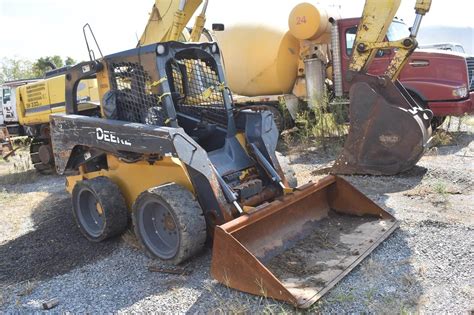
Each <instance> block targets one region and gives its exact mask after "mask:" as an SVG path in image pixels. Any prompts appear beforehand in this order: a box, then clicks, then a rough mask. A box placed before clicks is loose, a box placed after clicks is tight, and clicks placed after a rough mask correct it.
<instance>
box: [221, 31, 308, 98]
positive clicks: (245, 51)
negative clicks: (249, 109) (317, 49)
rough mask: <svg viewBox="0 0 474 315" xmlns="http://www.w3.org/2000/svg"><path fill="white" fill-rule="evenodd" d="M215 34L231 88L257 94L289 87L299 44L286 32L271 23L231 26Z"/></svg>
mask: <svg viewBox="0 0 474 315" xmlns="http://www.w3.org/2000/svg"><path fill="white" fill-rule="evenodd" d="M256 29H258V31H256ZM215 36H216V38H217V42H218V43H219V47H220V48H221V49H222V54H223V56H224V62H225V68H226V75H227V80H228V83H229V87H230V88H231V90H232V91H233V92H235V93H237V94H240V95H246V96H257V95H269V94H285V93H287V92H288V91H291V89H292V88H293V84H294V81H295V79H296V76H297V74H298V59H299V47H300V46H299V42H298V40H297V39H296V38H294V37H293V36H292V35H291V34H290V33H288V32H285V31H282V30H281V29H280V28H278V27H275V26H267V25H251V24H247V25H236V26H231V27H229V28H227V29H226V30H225V31H223V32H217V33H216V34H215Z"/></svg>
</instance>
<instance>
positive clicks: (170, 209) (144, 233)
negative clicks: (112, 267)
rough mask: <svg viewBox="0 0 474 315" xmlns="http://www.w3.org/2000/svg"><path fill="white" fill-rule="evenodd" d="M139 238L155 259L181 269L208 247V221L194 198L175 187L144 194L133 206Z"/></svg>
mask: <svg viewBox="0 0 474 315" xmlns="http://www.w3.org/2000/svg"><path fill="white" fill-rule="evenodd" d="M132 219H133V227H134V229H135V234H136V235H137V238H138V239H139V240H140V242H141V244H142V245H143V246H144V248H145V249H146V251H147V252H148V253H149V254H151V256H152V257H157V258H160V259H161V260H163V261H165V262H167V263H170V264H173V265H178V264H180V263H182V262H183V261H185V260H187V259H188V258H190V257H192V256H193V255H195V254H197V253H198V252H199V251H201V250H202V248H203V247H204V243H205V242H206V221H205V219H204V216H203V213H202V209H201V207H200V206H199V203H198V202H197V201H196V199H195V198H194V196H193V194H192V193H191V192H190V191H188V190H187V189H185V188H184V187H182V186H179V185H177V184H174V183H171V184H166V185H162V186H159V187H155V188H151V189H149V190H147V191H145V192H143V193H142V194H141V195H140V196H139V197H138V198H137V200H136V201H135V204H134V206H133V215H132Z"/></svg>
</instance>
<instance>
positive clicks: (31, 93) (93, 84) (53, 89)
mask: <svg viewBox="0 0 474 315" xmlns="http://www.w3.org/2000/svg"><path fill="white" fill-rule="evenodd" d="M65 84H66V83H65V76H64V75H59V76H56V77H52V78H48V79H45V80H41V81H38V82H34V83H30V84H26V85H23V86H20V87H18V88H17V89H16V98H17V102H16V104H17V111H18V118H19V121H20V124H21V125H26V126H31V125H36V124H45V123H49V115H50V114H53V113H63V112H64V111H65V104H66V100H65V89H66V87H65ZM77 96H78V100H79V102H80V103H81V110H85V109H90V108H93V107H94V106H95V105H94V104H98V102H99V93H98V87H97V81H96V80H95V79H90V80H84V81H83V82H81V83H80V84H79V87H78V91H77Z"/></svg>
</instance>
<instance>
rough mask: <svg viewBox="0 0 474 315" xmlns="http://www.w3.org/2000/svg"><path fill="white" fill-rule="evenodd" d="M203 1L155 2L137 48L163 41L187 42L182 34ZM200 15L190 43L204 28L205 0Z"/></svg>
mask: <svg viewBox="0 0 474 315" xmlns="http://www.w3.org/2000/svg"><path fill="white" fill-rule="evenodd" d="M202 2H203V0H155V4H154V5H153V8H152V11H151V13H150V18H149V19H148V23H147V25H146V26H145V30H144V31H143V34H142V36H141V38H140V41H139V42H138V45H137V46H144V45H149V44H153V43H157V42H165V41H177V40H184V41H188V40H189V39H188V38H183V37H182V34H183V31H184V29H185V27H186V25H187V24H188V23H189V21H190V20H191V17H192V16H193V14H194V13H195V12H196V10H197V9H198V7H199V6H200V5H201V4H202ZM204 2H205V3H204V6H203V10H202V12H201V14H200V15H199V16H197V18H196V23H195V26H194V27H193V32H192V34H191V40H192V41H198V40H199V38H200V37H201V33H202V30H203V27H204V23H205V21H206V19H205V13H206V9H207V2H208V1H207V0H204Z"/></svg>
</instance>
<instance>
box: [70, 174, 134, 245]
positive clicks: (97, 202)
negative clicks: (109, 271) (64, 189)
mask: <svg viewBox="0 0 474 315" xmlns="http://www.w3.org/2000/svg"><path fill="white" fill-rule="evenodd" d="M72 207H73V214H74V219H75V220H76V223H77V225H78V226H79V229H80V230H81V232H82V234H84V236H85V237H86V238H87V239H88V240H90V241H93V242H100V241H103V240H105V239H107V238H109V237H112V236H115V235H118V234H121V233H122V232H124V231H125V229H126V228H127V221H128V211H127V207H126V205H125V200H124V198H123V196H122V193H121V192H120V189H119V187H118V186H117V185H116V184H115V183H114V182H112V181H111V180H110V179H109V178H107V177H96V178H93V179H89V180H83V181H80V182H78V183H77V184H76V185H75V186H74V189H73V191H72Z"/></svg>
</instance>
